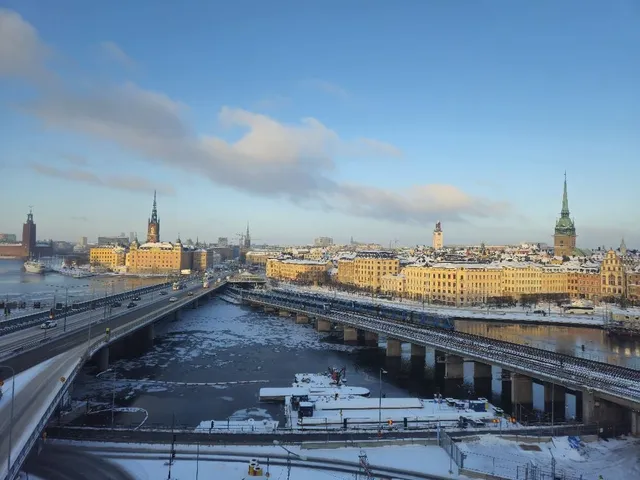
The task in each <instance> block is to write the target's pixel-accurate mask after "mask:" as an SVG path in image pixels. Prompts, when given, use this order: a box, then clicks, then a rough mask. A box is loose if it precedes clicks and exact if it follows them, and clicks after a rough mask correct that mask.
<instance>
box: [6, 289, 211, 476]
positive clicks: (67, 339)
mask: <svg viewBox="0 0 640 480" xmlns="http://www.w3.org/2000/svg"><path fill="white" fill-rule="evenodd" d="M198 289H202V285H201V283H200V282H197V283H196V282H193V284H192V285H190V286H188V287H187V288H186V289H184V290H181V291H177V292H174V291H171V292H169V293H168V294H167V295H162V296H161V295H160V294H159V293H157V294H156V295H154V296H151V295H148V296H149V298H148V299H146V301H145V299H144V298H143V299H142V302H144V303H143V304H141V305H139V306H138V307H137V308H132V309H128V310H127V309H126V307H125V308H124V310H125V312H124V313H123V314H122V315H120V316H117V317H113V318H108V319H107V320H105V321H104V322H96V323H95V324H94V325H91V326H90V325H89V322H90V321H91V317H90V316H89V315H88V314H85V313H81V314H78V315H77V316H74V317H69V319H68V320H67V327H68V329H67V330H68V331H67V334H63V333H61V332H60V331H58V333H57V335H54V336H52V337H49V338H50V340H48V341H47V342H46V343H44V344H42V345H41V346H40V348H37V349H35V350H31V351H27V352H23V353H21V354H18V355H16V356H13V357H12V358H10V359H9V360H8V361H5V362H3V363H4V364H5V365H9V366H11V367H13V368H14V369H15V372H16V373H20V372H22V371H24V370H26V369H28V368H31V367H33V366H34V365H37V364H40V363H42V362H44V361H46V360H48V359H52V362H53V363H51V364H47V365H46V367H45V368H43V369H42V371H39V372H37V374H36V376H35V377H34V378H33V379H31V380H30V381H29V382H28V383H27V384H25V385H23V386H22V388H18V386H17V385H16V392H15V399H14V422H13V428H11V426H10V425H11V420H10V419H11V415H10V412H11V410H10V408H11V392H10V391H8V390H10V389H9V388H7V387H3V391H4V393H5V394H4V395H3V397H2V399H0V462H2V464H1V465H0V478H4V476H5V475H6V469H7V457H8V453H9V431H10V429H11V431H12V432H13V445H14V448H13V453H12V460H15V458H16V456H17V452H18V451H19V450H20V448H19V447H20V446H21V445H22V444H24V442H22V443H21V442H20V437H21V435H22V434H23V433H29V434H30V433H31V432H33V430H34V428H35V427H36V425H37V423H38V421H39V420H40V419H41V418H42V415H43V413H44V409H45V408H46V407H47V406H49V405H50V404H51V402H52V401H53V399H54V397H55V395H56V392H57V391H58V390H59V388H58V387H60V386H61V385H60V384H59V382H60V381H61V380H60V379H61V378H62V377H65V378H66V377H67V376H68V375H69V374H70V372H71V371H72V370H73V368H74V366H75V365H77V363H78V361H79V360H80V359H81V357H82V355H83V354H84V353H85V352H86V349H87V347H88V340H89V338H90V337H91V338H92V339H98V338H99V337H103V336H104V335H105V328H107V326H108V327H109V328H110V329H111V331H112V332H115V331H116V329H117V328H118V327H120V326H123V325H126V324H128V323H129V322H131V321H133V320H136V319H138V318H140V317H142V316H143V315H145V314H147V313H151V312H153V311H155V310H158V309H160V308H164V307H166V306H167V305H168V304H170V302H169V299H170V298H171V297H172V296H175V297H177V298H178V301H180V300H186V299H187V298H188V297H189V293H190V292H192V291H196V290H198ZM121 308H123V307H121ZM100 313H102V312H100ZM75 317H77V318H75ZM57 329H58V330H59V329H60V327H59V326H58V327H57ZM38 330H39V329H37V330H35V331H31V332H26V333H27V335H36V336H39V335H42V333H41V332H40V331H38ZM54 330H55V329H54ZM21 333H23V334H24V333H25V331H22V332H21ZM1 339H2V340H4V337H1ZM11 341H15V340H11ZM56 356H57V357H56ZM53 357H56V358H53ZM0 375H2V376H3V378H5V382H6V383H5V384H6V385H7V386H8V385H10V384H11V379H10V378H7V377H6V369H3V371H2V372H0ZM66 381H70V380H68V379H67V380H66ZM3 471H5V473H4V474H2V472H3ZM69 478H76V477H69Z"/></svg>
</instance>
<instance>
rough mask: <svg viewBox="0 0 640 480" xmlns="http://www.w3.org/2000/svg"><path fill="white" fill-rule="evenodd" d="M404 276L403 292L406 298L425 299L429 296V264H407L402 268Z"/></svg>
mask: <svg viewBox="0 0 640 480" xmlns="http://www.w3.org/2000/svg"><path fill="white" fill-rule="evenodd" d="M402 274H403V275H404V277H405V285H404V288H405V293H406V296H407V297H408V298H412V299H414V300H425V299H428V298H429V278H430V277H429V275H430V271H429V266H427V265H407V266H406V267H404V268H403V269H402Z"/></svg>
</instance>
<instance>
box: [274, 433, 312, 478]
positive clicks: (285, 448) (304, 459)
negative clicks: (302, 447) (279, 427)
mask: <svg viewBox="0 0 640 480" xmlns="http://www.w3.org/2000/svg"><path fill="white" fill-rule="evenodd" d="M273 444H274V445H276V446H278V447H280V448H282V449H283V450H284V451H285V452H287V480H289V479H290V478H291V455H293V456H294V457H298V458H299V459H300V460H302V461H303V462H304V461H306V460H307V457H305V456H304V455H300V454H298V453H295V452H292V451H291V450H289V449H288V448H287V447H285V446H284V445H282V444H281V443H280V442H279V441H278V440H274V441H273Z"/></svg>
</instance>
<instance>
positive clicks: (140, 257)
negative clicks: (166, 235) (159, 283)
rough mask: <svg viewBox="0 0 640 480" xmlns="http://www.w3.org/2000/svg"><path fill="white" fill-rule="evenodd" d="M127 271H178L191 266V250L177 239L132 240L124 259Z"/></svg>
mask: <svg viewBox="0 0 640 480" xmlns="http://www.w3.org/2000/svg"><path fill="white" fill-rule="evenodd" d="M126 266H127V272H129V273H143V274H158V273H180V271H181V270H187V269H191V268H192V266H193V252H192V251H191V250H190V249H188V248H185V247H183V245H182V243H181V242H180V240H179V239H178V241H177V242H176V243H175V244H174V243H170V242H157V243H155V242H154V243H143V244H142V245H140V244H139V243H138V242H137V241H134V242H132V243H131V245H130V246H129V253H127V259H126Z"/></svg>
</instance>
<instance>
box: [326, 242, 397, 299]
mask: <svg viewBox="0 0 640 480" xmlns="http://www.w3.org/2000/svg"><path fill="white" fill-rule="evenodd" d="M353 263H354V283H355V285H356V286H357V287H360V288H364V289H367V290H371V291H374V292H378V291H380V287H381V284H382V277H383V276H384V275H387V274H398V273H399V272H400V260H398V258H397V257H396V256H395V254H394V253H393V252H387V251H384V250H365V251H360V252H358V253H357V254H356V257H355V259H354V260H353ZM338 273H340V266H338Z"/></svg>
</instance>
